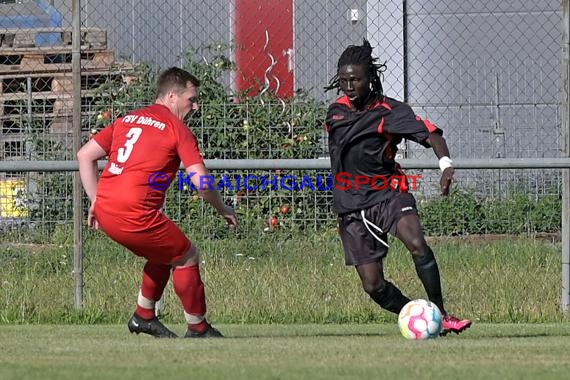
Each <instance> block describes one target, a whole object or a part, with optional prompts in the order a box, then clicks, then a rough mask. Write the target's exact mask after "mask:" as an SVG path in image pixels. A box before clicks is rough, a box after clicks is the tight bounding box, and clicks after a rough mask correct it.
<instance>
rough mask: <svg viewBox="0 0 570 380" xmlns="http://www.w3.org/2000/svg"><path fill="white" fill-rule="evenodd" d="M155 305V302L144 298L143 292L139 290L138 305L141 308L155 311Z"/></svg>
mask: <svg viewBox="0 0 570 380" xmlns="http://www.w3.org/2000/svg"><path fill="white" fill-rule="evenodd" d="M154 304H155V302H154V301H153V300H149V299H148V298H146V297H145V296H143V295H142V291H141V290H139V298H138V300H137V305H139V306H140V307H142V308H144V309H152V310H154Z"/></svg>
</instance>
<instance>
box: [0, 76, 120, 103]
mask: <svg viewBox="0 0 570 380" xmlns="http://www.w3.org/2000/svg"><path fill="white" fill-rule="evenodd" d="M128 77H129V76H128V75H127V74H126V73H124V72H120V71H119V72H117V71H114V70H110V71H107V72H82V73H81V90H82V91H83V90H94V89H97V88H99V87H100V86H101V85H103V84H106V83H125V84H126V83H127V81H128ZM45 91H52V92H54V93H56V94H64V93H72V92H73V74H72V73H69V72H64V73H42V75H37V74H36V75H35V76H31V75H30V76H28V75H25V74H24V75H3V76H0V95H3V94H20V95H29V96H32V97H33V96H34V94H36V93H38V92H45Z"/></svg>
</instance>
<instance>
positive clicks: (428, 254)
mask: <svg viewBox="0 0 570 380" xmlns="http://www.w3.org/2000/svg"><path fill="white" fill-rule="evenodd" d="M413 258H414V263H415V264H416V266H417V267H424V266H428V267H429V266H431V265H433V263H435V256H434V254H433V251H432V250H431V248H429V247H427V249H425V250H422V251H420V252H419V254H417V255H414V256H413Z"/></svg>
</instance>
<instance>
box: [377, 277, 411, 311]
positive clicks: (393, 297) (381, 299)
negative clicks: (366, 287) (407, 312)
mask: <svg viewBox="0 0 570 380" xmlns="http://www.w3.org/2000/svg"><path fill="white" fill-rule="evenodd" d="M385 284H386V285H385V286H384V287H383V288H382V289H379V290H378V291H376V292H373V293H371V294H369V295H370V298H372V299H373V300H374V302H376V303H377V304H378V305H380V307H382V308H384V309H386V310H388V311H391V312H392V313H395V314H399V313H400V310H402V308H403V307H404V305H405V304H407V303H408V302H410V299H409V298H408V297H406V296H405V295H403V294H402V292H401V291H400V289H398V288H397V287H396V286H394V284H392V283H391V282H389V281H386V282H385Z"/></svg>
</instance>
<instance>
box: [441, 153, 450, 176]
mask: <svg viewBox="0 0 570 380" xmlns="http://www.w3.org/2000/svg"><path fill="white" fill-rule="evenodd" d="M452 167H453V161H451V158H449V157H447V156H443V157H442V158H440V159H439V169H440V170H441V172H442V173H443V171H444V170H445V169H447V168H452Z"/></svg>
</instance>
